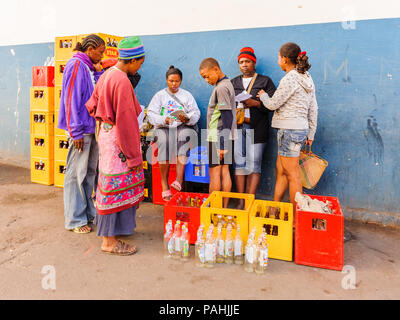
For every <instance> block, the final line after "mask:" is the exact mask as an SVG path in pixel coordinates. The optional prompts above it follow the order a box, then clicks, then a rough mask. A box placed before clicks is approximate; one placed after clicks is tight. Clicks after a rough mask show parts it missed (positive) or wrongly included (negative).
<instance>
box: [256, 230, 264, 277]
mask: <svg viewBox="0 0 400 320" xmlns="http://www.w3.org/2000/svg"><path fill="white" fill-rule="evenodd" d="M255 252H256V254H255V267H254V272H255V273H257V274H263V273H264V271H265V269H264V251H263V236H262V235H260V236H259V237H258V240H257V244H256V246H255Z"/></svg>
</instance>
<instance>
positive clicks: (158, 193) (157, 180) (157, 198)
mask: <svg viewBox="0 0 400 320" xmlns="http://www.w3.org/2000/svg"><path fill="white" fill-rule="evenodd" d="M151 148H152V159H151V161H152V182H153V203H154V204H160V205H165V204H166V201H164V200H163V198H162V186H161V173H160V165H159V163H158V160H157V156H158V148H157V144H156V143H152V144H151ZM175 180H176V164H170V165H169V173H168V185H169V186H170V185H171V183H172V182H174V181H175ZM170 190H171V192H172V195H175V194H176V193H178V191H176V190H175V189H173V188H170Z"/></svg>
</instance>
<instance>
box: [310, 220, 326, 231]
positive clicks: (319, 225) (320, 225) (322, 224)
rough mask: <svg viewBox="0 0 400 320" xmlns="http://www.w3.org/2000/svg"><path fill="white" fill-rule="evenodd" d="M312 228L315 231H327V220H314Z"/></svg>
mask: <svg viewBox="0 0 400 320" xmlns="http://www.w3.org/2000/svg"><path fill="white" fill-rule="evenodd" d="M312 228H313V229H314V230H320V231H326V220H325V219H313V220H312Z"/></svg>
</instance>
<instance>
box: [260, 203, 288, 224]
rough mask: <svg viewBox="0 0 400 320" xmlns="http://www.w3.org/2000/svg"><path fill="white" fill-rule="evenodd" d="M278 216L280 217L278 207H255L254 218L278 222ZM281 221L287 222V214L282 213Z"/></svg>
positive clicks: (285, 212)
mask: <svg viewBox="0 0 400 320" xmlns="http://www.w3.org/2000/svg"><path fill="white" fill-rule="evenodd" d="M280 216H281V208H279V207H270V206H266V207H262V206H261V205H259V206H258V207H257V211H256V218H270V219H276V220H280ZM283 220H284V221H289V212H287V211H284V214H283Z"/></svg>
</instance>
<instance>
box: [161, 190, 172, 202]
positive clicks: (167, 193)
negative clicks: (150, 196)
mask: <svg viewBox="0 0 400 320" xmlns="http://www.w3.org/2000/svg"><path fill="white" fill-rule="evenodd" d="M161 197H162V199H163V200H164V201H169V200H171V198H172V192H171V190H167V191H163V192H162V193H161ZM167 198H169V199H167Z"/></svg>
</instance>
